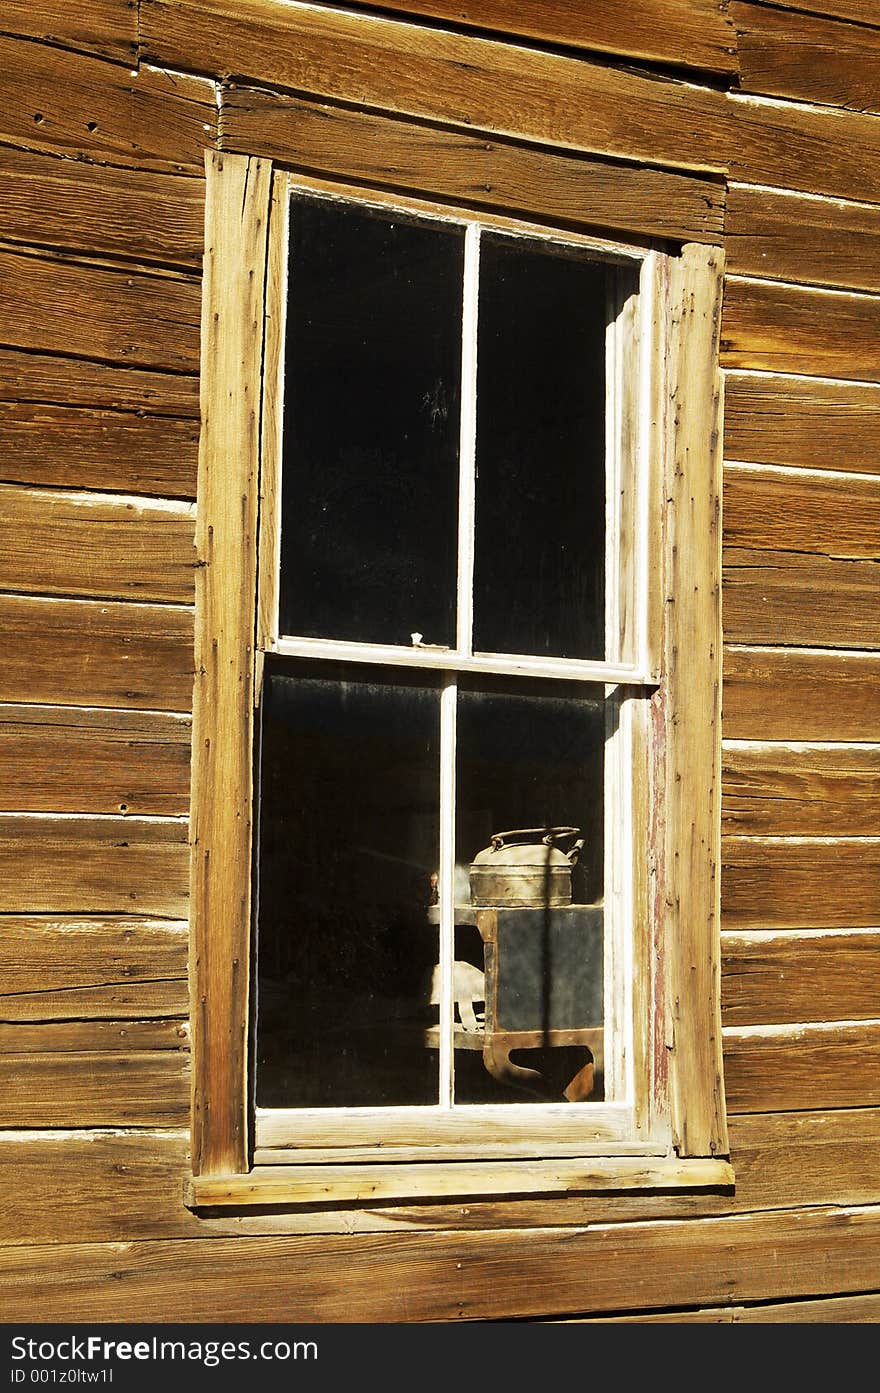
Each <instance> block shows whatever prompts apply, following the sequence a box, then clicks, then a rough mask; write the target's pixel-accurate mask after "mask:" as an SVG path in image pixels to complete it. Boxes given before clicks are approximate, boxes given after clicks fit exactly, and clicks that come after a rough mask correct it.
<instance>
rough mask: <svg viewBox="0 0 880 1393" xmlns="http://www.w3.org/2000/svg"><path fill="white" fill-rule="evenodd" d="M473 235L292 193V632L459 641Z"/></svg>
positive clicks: (285, 608) (286, 502)
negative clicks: (466, 292) (465, 352)
mask: <svg viewBox="0 0 880 1393" xmlns="http://www.w3.org/2000/svg"><path fill="white" fill-rule="evenodd" d="M463 247H464V231H463V229H462V228H460V227H455V226H450V225H448V224H443V223H425V222H422V223H420V222H417V221H415V220H413V219H407V218H401V217H400V216H399V215H398V214H397V213H391V212H381V211H377V210H374V209H370V208H365V207H358V206H356V205H352V204H347V203H342V202H339V201H331V200H326V199H308V198H295V199H294V200H293V201H292V203H291V232H290V262H289V278H290V285H289V294H288V319H287V342H286V350H285V382H284V444H283V470H282V474H283V484H282V529H281V538H282V541H281V585H280V615H279V621H280V631H281V633H283V634H298V635H303V636H306V637H313V638H314V637H320V638H334V639H346V640H354V641H357V642H364V643H394V644H405V645H407V646H409V644H410V642H411V639H410V635H411V634H412V633H414V632H418V633H421V634H422V635H423V636H424V640H425V642H426V643H432V644H442V645H447V646H449V645H452V644H453V643H454V639H455V588H456V557H457V540H456V527H457V509H458V440H459V429H460V422H459V417H460V409H459V402H460V393H461V387H460V378H461V317H462V277H463V267H464V252H463Z"/></svg>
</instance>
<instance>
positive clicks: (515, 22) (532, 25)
mask: <svg viewBox="0 0 880 1393" xmlns="http://www.w3.org/2000/svg"><path fill="white" fill-rule="evenodd" d="M320 3H324V0H320ZM349 8H355V9H361V8H363V9H373V10H376V9H380V10H390V11H392V12H395V11H396V12H397V13H398V14H400V13H401V12H405V13H406V14H407V15H420V16H424V17H425V18H427V19H439V20H450V21H452V22H453V23H456V24H463V25H468V26H470V27H473V28H474V29H487V30H497V31H498V32H499V33H504V34H510V35H521V36H522V37H523V38H527V39H539V40H543V41H544V42H546V43H551V44H566V45H569V46H571V47H572V48H582V49H586V50H588V51H598V52H600V53H602V52H605V53H617V54H622V55H626V56H627V57H631V58H647V59H654V60H656V61H657V62H661V63H671V64H675V65H677V66H683V67H690V68H704V69H706V70H707V71H710V72H723V73H728V72H735V71H736V59H735V47H736V35H735V31H734V29H733V26H732V25H731V24H730V22H729V21H728V19H727V17H726V15H725V13H724V10H725V6H724V5H723V4H722V3H720V0H676V3H674V4H669V0H603V3H602V4H601V5H589V6H585V5H584V4H583V3H582V0H530V2H529V3H528V4H526V5H524V4H522V3H521V0H470V3H467V0H376V3H375V4H372V5H367V4H364V5H360V4H359V3H358V0H354V4H353V5H352V6H350V7H349Z"/></svg>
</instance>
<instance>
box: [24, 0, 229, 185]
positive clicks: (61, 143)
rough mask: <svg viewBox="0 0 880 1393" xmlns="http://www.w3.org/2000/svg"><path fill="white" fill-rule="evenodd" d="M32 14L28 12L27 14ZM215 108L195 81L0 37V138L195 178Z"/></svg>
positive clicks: (208, 91) (205, 84)
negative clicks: (132, 69) (134, 69)
mask: <svg viewBox="0 0 880 1393" xmlns="http://www.w3.org/2000/svg"><path fill="white" fill-rule="evenodd" d="M35 13H36V10H35ZM216 132H217V107H216V103H215V101H214V89H213V86H212V84H211V83H210V82H209V81H207V80H206V79H205V78H202V77H188V76H186V75H185V74H184V73H181V72H175V73H169V72H161V71H159V70H157V69H155V68H151V67H149V66H148V65H147V64H145V63H141V64H139V66H138V68H137V71H136V73H135V74H134V75H133V74H132V71H131V70H130V69H129V66H128V65H127V64H126V65H125V66H119V65H117V64H116V63H107V62H103V61H102V60H101V59H99V58H92V57H89V56H85V55H83V54H79V53H72V52H69V51H67V50H65V49H62V48H54V47H49V46H48V45H45V44H39V43H29V42H27V41H25V40H22V39H14V38H5V37H0V139H2V140H3V141H4V142H5V143H6V144H10V145H20V146H22V147H24V148H25V149H29V150H46V151H50V152H57V153H59V154H64V155H67V156H74V157H76V158H78V159H85V160H92V161H94V162H95V163H101V164H112V165H125V166H132V165H133V166H134V167H135V168H137V169H153V170H164V171H167V172H170V173H184V174H193V173H195V174H200V173H201V171H202V169H203V159H204V156H203V152H204V149H205V147H206V146H210V145H213V143H214V141H215V139H216Z"/></svg>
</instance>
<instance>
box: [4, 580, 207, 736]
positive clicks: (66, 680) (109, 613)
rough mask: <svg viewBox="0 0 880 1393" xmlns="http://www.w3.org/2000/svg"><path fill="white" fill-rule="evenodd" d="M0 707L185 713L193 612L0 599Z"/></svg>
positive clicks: (189, 684)
mask: <svg viewBox="0 0 880 1393" xmlns="http://www.w3.org/2000/svg"><path fill="white" fill-rule="evenodd" d="M0 647H2V650H3V654H4V657H3V662H2V664H0V701H11V702H35V703H45V704H50V705H51V704H53V703H63V704H66V705H74V706H125V707H128V706H131V707H137V708H141V709H143V708H148V709H153V710H160V711H161V710H166V711H189V710H190V708H191V705H192V685H193V612H192V610H191V609H184V608H177V607H171V606H168V605H138V604H129V603H114V602H112V601H107V602H105V603H101V602H100V601H92V600H52V599H42V598H40V599H38V598H36V597H33V598H32V597H30V596H18V595H2V596H0Z"/></svg>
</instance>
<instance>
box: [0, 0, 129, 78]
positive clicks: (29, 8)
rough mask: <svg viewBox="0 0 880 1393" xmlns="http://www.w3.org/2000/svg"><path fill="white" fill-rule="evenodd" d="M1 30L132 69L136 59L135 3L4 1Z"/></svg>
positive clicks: (126, 0) (125, 0) (107, 0)
mask: <svg viewBox="0 0 880 1393" xmlns="http://www.w3.org/2000/svg"><path fill="white" fill-rule="evenodd" d="M2 28H3V31H4V33H7V34H20V35H24V36H25V37H27V38H32V39H40V40H41V41H43V42H45V43H50V44H57V45H58V46H59V47H62V48H74V49H77V50H79V51H80V52H82V53H97V54H99V55H100V56H101V57H102V58H112V59H115V61H116V62H118V63H127V64H128V65H129V67H130V66H131V64H132V61H133V60H134V59H135V57H136V56H137V4H136V0H40V4H39V5H34V4H32V3H31V0H3V19H2Z"/></svg>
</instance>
